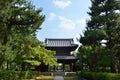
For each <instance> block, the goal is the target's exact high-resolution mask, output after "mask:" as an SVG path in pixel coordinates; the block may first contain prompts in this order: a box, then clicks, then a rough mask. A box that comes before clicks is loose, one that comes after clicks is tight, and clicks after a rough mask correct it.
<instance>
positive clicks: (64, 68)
mask: <svg viewBox="0 0 120 80" xmlns="http://www.w3.org/2000/svg"><path fill="white" fill-rule="evenodd" d="M63 71H65V63H64V62H63Z"/></svg>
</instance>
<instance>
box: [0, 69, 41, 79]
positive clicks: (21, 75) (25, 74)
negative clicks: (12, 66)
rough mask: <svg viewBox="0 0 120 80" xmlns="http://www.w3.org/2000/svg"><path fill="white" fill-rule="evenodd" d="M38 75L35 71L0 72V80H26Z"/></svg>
mask: <svg viewBox="0 0 120 80" xmlns="http://www.w3.org/2000/svg"><path fill="white" fill-rule="evenodd" d="M39 74H40V72H37V71H0V80H26V79H31V78H35V77H36V76H38V75H39Z"/></svg>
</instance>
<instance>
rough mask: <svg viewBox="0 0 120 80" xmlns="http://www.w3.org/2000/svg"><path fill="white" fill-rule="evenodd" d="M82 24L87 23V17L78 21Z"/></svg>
mask: <svg viewBox="0 0 120 80" xmlns="http://www.w3.org/2000/svg"><path fill="white" fill-rule="evenodd" d="M77 22H78V23H79V24H80V25H86V20H85V19H81V20H78V21H77Z"/></svg>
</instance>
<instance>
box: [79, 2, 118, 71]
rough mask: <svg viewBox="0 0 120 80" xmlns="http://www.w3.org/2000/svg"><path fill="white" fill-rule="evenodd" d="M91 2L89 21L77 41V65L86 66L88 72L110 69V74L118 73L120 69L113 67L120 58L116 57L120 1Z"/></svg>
mask: <svg viewBox="0 0 120 80" xmlns="http://www.w3.org/2000/svg"><path fill="white" fill-rule="evenodd" d="M91 2H92V6H91V7H90V12H88V14H89V15H90V18H91V19H90V20H88V22H87V27H86V30H85V31H84V35H83V36H81V37H80V39H79V42H80V43H81V44H82V46H81V47H80V48H79V51H78V57H79V64H80V65H86V67H87V69H89V70H90V71H96V69H97V71H99V69H98V67H99V68H102V69H103V68H104V69H106V68H107V70H108V68H109V67H110V69H111V72H116V70H117V71H118V72H120V68H119V67H117V68H116V67H115V66H119V65H120V61H119V60H120V56H116V54H119V46H118V45H119V44H120V35H119V32H120V14H119V13H120V12H119V9H120V1H119V0H117V1H116V0H91ZM102 40H106V43H101V41H102ZM102 44H104V45H105V46H102ZM83 56H84V57H83ZM105 66H106V67H105ZM92 68H93V69H92ZM82 69H83V68H82ZM102 71H104V70H102ZM105 71H106V70H105Z"/></svg>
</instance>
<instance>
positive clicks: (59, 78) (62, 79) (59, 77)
mask: <svg viewBox="0 0 120 80" xmlns="http://www.w3.org/2000/svg"><path fill="white" fill-rule="evenodd" d="M54 80H64V78H63V76H55V78H54Z"/></svg>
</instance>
